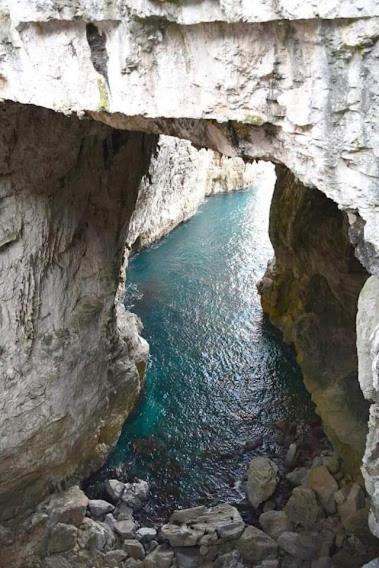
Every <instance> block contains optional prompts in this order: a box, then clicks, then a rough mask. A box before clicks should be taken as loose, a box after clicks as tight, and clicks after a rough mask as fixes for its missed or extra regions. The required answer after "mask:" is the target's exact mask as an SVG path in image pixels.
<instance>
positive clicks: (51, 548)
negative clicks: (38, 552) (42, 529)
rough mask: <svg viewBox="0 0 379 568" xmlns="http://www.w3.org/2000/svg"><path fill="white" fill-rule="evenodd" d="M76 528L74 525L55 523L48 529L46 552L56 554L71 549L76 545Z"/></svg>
mask: <svg viewBox="0 0 379 568" xmlns="http://www.w3.org/2000/svg"><path fill="white" fill-rule="evenodd" d="M77 536H78V529H77V528H76V527H75V526H74V525H66V524H65V523H57V524H56V525H54V526H53V527H52V528H51V530H50V531H49V535H48V546H47V548H48V553H49V554H57V553H59V552H67V551H69V550H72V549H73V548H74V547H75V545H76V539H77Z"/></svg>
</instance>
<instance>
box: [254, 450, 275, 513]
mask: <svg viewBox="0 0 379 568" xmlns="http://www.w3.org/2000/svg"><path fill="white" fill-rule="evenodd" d="M277 484H278V466H277V465H276V464H275V463H274V462H273V461H272V460H270V459H269V458H264V457H257V458H254V459H253V460H251V462H250V465H249V470H248V474H247V495H248V498H249V501H250V503H251V504H252V505H253V507H258V506H259V505H260V504H261V503H263V502H264V501H267V499H269V498H270V497H271V495H273V493H274V491H275V489H276V486H277Z"/></svg>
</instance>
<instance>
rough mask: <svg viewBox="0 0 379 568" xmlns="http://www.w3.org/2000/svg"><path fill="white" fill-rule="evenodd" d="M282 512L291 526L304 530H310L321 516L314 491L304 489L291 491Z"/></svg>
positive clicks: (299, 488) (297, 488)
mask: <svg viewBox="0 0 379 568" xmlns="http://www.w3.org/2000/svg"><path fill="white" fill-rule="evenodd" d="M284 511H285V512H286V514H287V517H288V518H289V520H290V521H291V523H292V524H293V526H295V527H301V528H303V529H306V530H309V529H312V528H313V527H314V526H315V524H316V523H317V521H318V520H319V518H320V515H321V510H320V507H319V505H318V503H317V499H316V495H315V493H314V491H313V490H312V489H309V488H306V487H296V488H295V489H294V490H293V492H292V495H291V497H290V498H289V500H288V503H287V504H286V506H285V507H284Z"/></svg>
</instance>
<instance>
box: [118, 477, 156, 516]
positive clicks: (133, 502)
mask: <svg viewBox="0 0 379 568" xmlns="http://www.w3.org/2000/svg"><path fill="white" fill-rule="evenodd" d="M148 495H149V484H148V483H147V481H143V480H142V479H138V480H137V481H136V482H134V483H125V486H124V491H123V493H122V494H121V500H122V501H123V502H124V503H125V504H126V505H127V506H128V507H130V508H131V509H133V510H134V511H138V510H139V509H141V508H142V507H143V505H144V503H145V501H146V500H147V497H148Z"/></svg>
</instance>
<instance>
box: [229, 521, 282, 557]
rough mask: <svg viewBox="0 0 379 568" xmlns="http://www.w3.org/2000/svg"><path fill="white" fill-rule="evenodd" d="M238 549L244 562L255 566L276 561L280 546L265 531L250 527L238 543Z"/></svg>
mask: <svg viewBox="0 0 379 568" xmlns="http://www.w3.org/2000/svg"><path fill="white" fill-rule="evenodd" d="M237 549H238V550H239V552H240V554H241V556H242V558H243V560H245V561H246V562H250V563H252V564H253V565H255V564H258V563H259V562H262V561H263V560H266V559H275V558H276V555H277V551H278V545H277V544H276V542H275V541H274V540H273V539H272V538H271V537H270V536H268V535H267V534H266V533H264V532H263V531H261V530H259V529H257V528H255V527H253V526H248V527H246V528H245V530H244V531H243V533H242V536H241V537H240V539H239V540H238V542H237Z"/></svg>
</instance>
